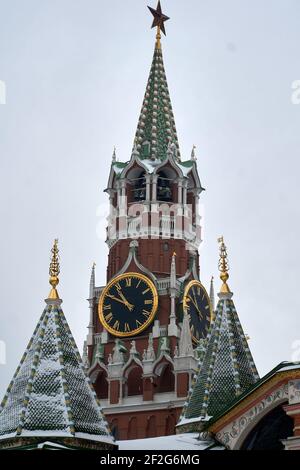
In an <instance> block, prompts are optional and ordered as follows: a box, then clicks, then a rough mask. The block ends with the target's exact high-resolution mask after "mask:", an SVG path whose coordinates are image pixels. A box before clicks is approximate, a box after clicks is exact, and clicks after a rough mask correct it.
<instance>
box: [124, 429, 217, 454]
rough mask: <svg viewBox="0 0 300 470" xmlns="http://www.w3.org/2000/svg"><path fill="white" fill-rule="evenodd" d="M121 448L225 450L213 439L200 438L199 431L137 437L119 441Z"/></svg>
mask: <svg viewBox="0 0 300 470" xmlns="http://www.w3.org/2000/svg"><path fill="white" fill-rule="evenodd" d="M117 444H118V446H119V450H121V451H124V450H194V451H199V450H208V449H210V450H223V449H224V447H222V446H220V445H217V444H216V443H215V442H214V441H213V440H207V441H203V440H200V439H199V433H187V434H176V435H173V436H162V437H154V438H150V439H136V440H131V441H118V442H117Z"/></svg>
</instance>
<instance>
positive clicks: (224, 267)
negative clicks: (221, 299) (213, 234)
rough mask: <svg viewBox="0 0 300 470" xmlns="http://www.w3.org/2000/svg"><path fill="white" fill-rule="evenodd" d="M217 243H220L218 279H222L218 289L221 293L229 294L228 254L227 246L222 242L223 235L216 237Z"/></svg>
mask: <svg viewBox="0 0 300 470" xmlns="http://www.w3.org/2000/svg"><path fill="white" fill-rule="evenodd" d="M218 243H219V244H220V259H219V271H220V279H221V281H222V286H221V289H220V293H221V294H230V293H231V292H230V289H229V286H228V284H227V281H228V279H229V274H228V271H229V264H228V255H227V248H226V245H225V243H224V237H220V238H218Z"/></svg>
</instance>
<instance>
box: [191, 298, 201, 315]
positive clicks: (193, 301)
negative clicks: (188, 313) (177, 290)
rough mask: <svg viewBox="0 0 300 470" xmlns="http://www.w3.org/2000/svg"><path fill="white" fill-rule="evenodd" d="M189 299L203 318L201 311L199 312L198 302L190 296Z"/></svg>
mask: <svg viewBox="0 0 300 470" xmlns="http://www.w3.org/2000/svg"><path fill="white" fill-rule="evenodd" d="M188 298H189V299H190V300H191V301H192V303H193V304H194V306H195V308H196V310H197V312H198V313H199V317H200V318H203V315H202V313H201V312H200V310H199V307H198V304H197V302H195V300H194V299H193V298H192V297H191V296H188Z"/></svg>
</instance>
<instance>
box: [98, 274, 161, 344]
mask: <svg viewBox="0 0 300 470" xmlns="http://www.w3.org/2000/svg"><path fill="white" fill-rule="evenodd" d="M157 303H158V297H157V291H156V288H155V286H154V284H153V282H152V281H150V280H149V279H148V278H147V277H146V276H143V275H141V274H138V273H126V274H122V275H120V276H118V277H117V278H115V279H113V280H112V281H111V282H110V283H109V284H108V285H107V286H106V287H105V289H104V291H103V292H102V294H101V297H100V301H99V318H100V321H101V323H102V324H103V326H104V327H105V328H106V329H107V330H108V331H109V332H110V333H112V334H113V335H115V336H119V337H122V336H134V335H137V334H139V333H140V332H141V331H143V330H144V329H145V328H147V327H148V325H149V324H150V323H151V322H152V321H153V318H154V316H155V314H156V310H157Z"/></svg>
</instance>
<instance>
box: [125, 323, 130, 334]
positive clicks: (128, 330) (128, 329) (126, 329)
mask: <svg viewBox="0 0 300 470" xmlns="http://www.w3.org/2000/svg"><path fill="white" fill-rule="evenodd" d="M125 332H128V333H129V332H130V326H129V325H128V323H125Z"/></svg>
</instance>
